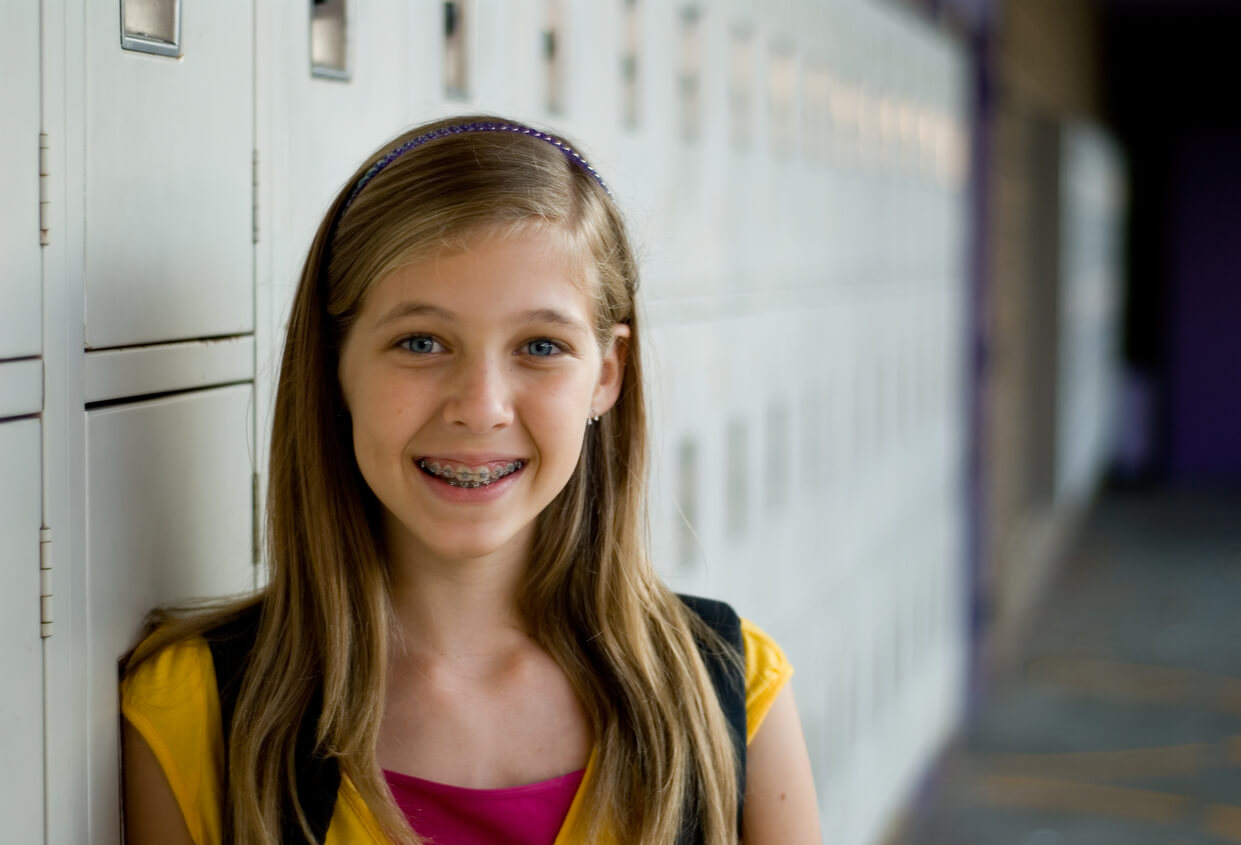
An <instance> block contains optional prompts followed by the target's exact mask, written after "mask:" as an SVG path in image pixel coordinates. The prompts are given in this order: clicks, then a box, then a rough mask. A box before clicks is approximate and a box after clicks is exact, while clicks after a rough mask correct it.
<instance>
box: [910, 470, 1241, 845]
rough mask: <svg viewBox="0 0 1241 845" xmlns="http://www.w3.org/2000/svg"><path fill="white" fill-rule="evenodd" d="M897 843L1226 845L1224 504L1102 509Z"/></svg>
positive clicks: (1232, 727)
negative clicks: (1016, 654)
mask: <svg viewBox="0 0 1241 845" xmlns="http://www.w3.org/2000/svg"><path fill="white" fill-rule="evenodd" d="M1061 573H1062V574H1061V576H1060V578H1059V580H1058V582H1057V583H1056V585H1055V586H1054V588H1053V590H1052V593H1051V595H1050V596H1049V598H1048V601H1047V602H1046V603H1045V604H1044V605H1043V606H1042V608H1041V610H1040V611H1039V612H1038V614H1037V619H1036V621H1035V623H1034V624H1033V625H1032V626H1031V628H1030V633H1029V635H1028V637H1027V640H1026V642H1025V643H1024V644H1023V646H1022V649H1021V651H1022V654H1021V656H1020V658H1019V659H1017V660H1015V661H1012V665H1011V666H1009V667H1008V668H1006V669H1005V670H1004V671H1002V672H1001V673H1000V674H998V675H997V676H995V677H992V678H989V679H986V681H985V683H986V689H985V691H984V694H983V695H982V696H981V708H980V711H979V712H978V713H976V714H974V716H973V717H972V718H971V720H970V723H969V725H968V727H967V728H966V730H965V733H964V735H963V736H962V737H961V738H960V740H959V741H958V743H957V744H956V746H955V747H954V748H953V749H952V750H951V751H950V752H949V754H948V756H947V759H946V760H945V761H944V765H943V767H942V769H941V770H940V771H939V772H938V773H937V774H936V776H935V777H934V779H933V780H932V781H931V783H930V785H929V786H928V788H927V789H926V790H925V793H924V795H923V796H922V798H921V802H920V806H918V807H917V808H916V809H915V810H914V811H913V814H912V818H910V819H908V820H907V822H908V823H907V825H906V826H905V835H904V836H903V837H902V838H901V840H900V842H901V845H1191V843H1192V845H1225V843H1241V496H1237V495H1231V496H1224V495H1209V494H1178V495H1172V494H1166V493H1160V494H1136V493H1117V494H1108V495H1107V496H1105V497H1103V499H1102V501H1101V502H1100V503H1099V505H1098V506H1097V507H1096V509H1095V511H1094V513H1093V514H1092V515H1091V517H1090V519H1089V520H1088V522H1087V524H1086V526H1085V528H1084V530H1083V532H1082V536H1081V537H1080V539H1079V541H1078V543H1077V544H1076V547H1075V549H1074V550H1073V553H1072V555H1071V557H1070V559H1069V560H1068V561H1067V562H1066V565H1065V567H1064V568H1063V569H1062V570H1061Z"/></svg>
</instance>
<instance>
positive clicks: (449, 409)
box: [444, 355, 513, 434]
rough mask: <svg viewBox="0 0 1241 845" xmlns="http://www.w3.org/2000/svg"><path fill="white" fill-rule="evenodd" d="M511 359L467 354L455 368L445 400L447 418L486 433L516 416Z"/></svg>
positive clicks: (471, 430) (480, 432)
mask: <svg viewBox="0 0 1241 845" xmlns="http://www.w3.org/2000/svg"><path fill="white" fill-rule="evenodd" d="M509 371H510V367H509V366H508V362H506V361H502V360H497V359H495V358H494V357H493V356H489V355H477V356H467V357H464V358H463V359H462V360H461V362H460V364H459V365H458V366H457V367H455V368H454V372H453V374H452V379H451V381H452V383H451V385H450V386H449V389H448V391H447V395H446V399H445V402H444V419H445V420H446V421H447V422H448V423H449V424H451V425H454V426H462V427H464V428H465V429H466V430H468V431H469V432H470V433H472V434H485V433H487V432H488V431H491V430H492V429H495V428H501V427H503V426H505V425H508V424H509V423H510V422H512V419H513V403H512V398H513V389H512V385H511V383H510V381H511V379H510V374H509Z"/></svg>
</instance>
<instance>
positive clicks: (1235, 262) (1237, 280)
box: [1166, 130, 1241, 484]
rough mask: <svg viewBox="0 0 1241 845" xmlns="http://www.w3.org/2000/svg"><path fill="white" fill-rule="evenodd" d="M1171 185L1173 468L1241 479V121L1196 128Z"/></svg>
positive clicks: (1188, 476) (1181, 474)
mask: <svg viewBox="0 0 1241 845" xmlns="http://www.w3.org/2000/svg"><path fill="white" fill-rule="evenodd" d="M1171 194H1172V202H1171V204H1170V210H1171V214H1172V215H1173V216H1172V219H1171V220H1170V221H1169V228H1170V230H1171V236H1172V242H1171V249H1170V254H1169V259H1170V265H1171V266H1170V267H1169V277H1170V279H1169V280H1170V283H1171V284H1170V285H1169V288H1170V291H1169V293H1170V295H1169V298H1168V303H1169V313H1168V315H1167V319H1168V326H1169V328H1170V331H1169V336H1168V340H1169V344H1168V353H1167V366H1168V370H1167V381H1166V384H1167V388H1168V394H1167V399H1168V405H1167V416H1166V419H1167V421H1168V446H1169V452H1168V455H1169V469H1170V475H1171V478H1172V480H1173V481H1180V482H1187V483H1233V484H1241V131H1236V130H1234V131H1232V132H1217V133H1211V134H1206V133H1203V134H1197V135H1190V136H1187V137H1186V138H1185V140H1184V141H1182V143H1181V144H1180V145H1178V148H1177V152H1176V157H1175V160H1174V165H1173V183H1172V192H1171Z"/></svg>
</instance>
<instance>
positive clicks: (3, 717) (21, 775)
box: [0, 419, 43, 845]
mask: <svg viewBox="0 0 1241 845" xmlns="http://www.w3.org/2000/svg"><path fill="white" fill-rule="evenodd" d="M39 454H40V432H39V421H38V420H34V419H28V420H18V421H16V422H6V423H0V666H3V667H4V692H3V693H0V725H2V726H3V728H2V730H3V733H0V737H2V739H0V760H3V761H4V766H3V767H0V818H2V819H4V825H3V827H4V837H3V838H4V841H5V842H20V843H23V845H26V843H31V845H37V843H40V842H43V645H42V640H41V639H40V636H39V621H40V619H39V526H40V524H41V523H42V513H41V505H40V503H41V499H42V496H41V494H40V487H41V480H40V476H41V472H42V467H41V466H40V459H39Z"/></svg>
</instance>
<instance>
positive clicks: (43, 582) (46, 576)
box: [39, 525, 52, 639]
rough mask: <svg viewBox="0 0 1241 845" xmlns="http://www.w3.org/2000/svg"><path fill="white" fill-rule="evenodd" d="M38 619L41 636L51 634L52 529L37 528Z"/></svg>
mask: <svg viewBox="0 0 1241 845" xmlns="http://www.w3.org/2000/svg"><path fill="white" fill-rule="evenodd" d="M39 621H40V622H41V623H42V625H41V636H42V637H43V639H47V638H48V637H50V636H51V635H52V529H50V528H48V527H47V526H46V525H44V526H42V527H41V528H40V529H39Z"/></svg>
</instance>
